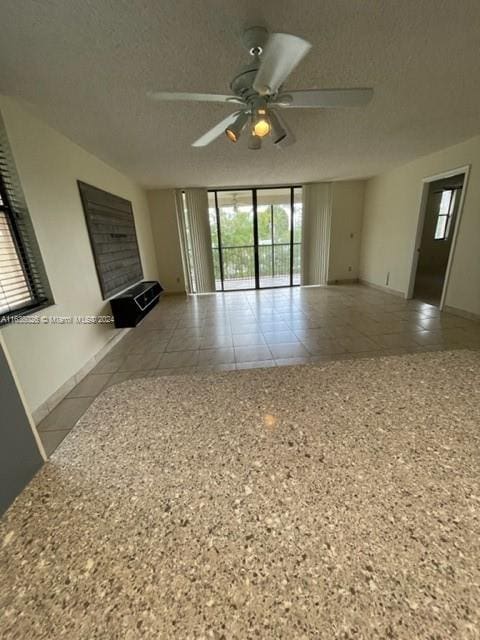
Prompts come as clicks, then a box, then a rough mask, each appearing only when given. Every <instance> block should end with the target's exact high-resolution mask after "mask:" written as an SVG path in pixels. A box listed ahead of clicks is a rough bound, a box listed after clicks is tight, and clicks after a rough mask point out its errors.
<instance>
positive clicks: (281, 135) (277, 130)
mask: <svg viewBox="0 0 480 640" xmlns="http://www.w3.org/2000/svg"><path fill="white" fill-rule="evenodd" d="M269 115H270V124H271V126H272V139H273V144H279V143H280V142H282V140H285V138H286V137H287V135H288V131H287V130H286V128H285V127H284V126H283V124H282V122H281V120H280V117H279V116H278V115H277V114H276V113H275V112H274V111H270V114H269Z"/></svg>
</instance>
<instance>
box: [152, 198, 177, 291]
mask: <svg viewBox="0 0 480 640" xmlns="http://www.w3.org/2000/svg"><path fill="white" fill-rule="evenodd" d="M147 197H148V203H149V206H150V212H151V219H152V230H153V237H154V240H155V248H156V255H157V264H158V272H159V278H160V282H161V284H162V286H163V288H164V289H165V291H167V292H170V293H179V292H184V291H185V278H184V275H183V265H182V254H181V249H180V240H179V235H178V226H177V217H176V209H175V191H174V190H173V189H153V190H151V191H148V192H147Z"/></svg>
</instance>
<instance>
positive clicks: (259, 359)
mask: <svg viewBox="0 0 480 640" xmlns="http://www.w3.org/2000/svg"><path fill="white" fill-rule="evenodd" d="M466 347H468V348H479V347H480V324H479V323H478V322H474V321H472V320H468V319H466V318H461V317H458V316H454V315H451V314H449V313H440V311H439V310H438V309H437V308H436V307H434V306H432V305H430V304H425V303H423V302H420V301H419V300H404V299H402V298H399V297H396V296H394V295H391V294H388V293H384V292H381V291H377V290H374V289H370V288H367V287H364V286H361V285H351V286H346V285H340V286H329V287H306V288H304V287H294V288H287V289H270V290H262V291H243V292H228V293H225V294H221V293H220V294H212V295H206V296H190V297H185V296H184V297H182V296H175V297H164V298H162V300H161V301H160V304H159V305H158V306H157V307H156V308H155V309H154V310H153V311H152V312H151V313H150V314H149V315H148V316H147V317H146V318H145V320H144V321H143V322H142V323H141V324H140V325H139V326H138V327H136V328H135V329H134V330H132V331H130V333H128V334H127V335H126V336H125V338H123V339H122V340H121V341H120V342H119V343H118V344H117V345H116V346H115V347H114V348H113V349H112V350H111V351H110V352H109V353H108V355H107V356H106V357H105V358H104V359H103V360H102V361H101V362H100V363H99V364H98V365H97V366H96V367H95V369H93V371H91V372H90V374H89V375H88V376H87V377H86V378H84V379H83V380H82V381H81V382H80V383H79V384H78V385H77V386H76V387H74V388H73V389H72V390H71V392H70V393H69V394H68V396H67V397H66V398H65V399H64V400H63V401H62V402H61V403H60V404H59V405H58V406H57V407H55V408H54V409H53V411H51V413H50V414H49V415H48V416H47V417H46V418H45V419H44V420H43V421H42V422H41V423H40V424H39V427H38V428H39V431H40V436H41V438H42V441H43V444H44V446H45V449H46V451H47V453H48V454H51V453H52V452H53V451H54V450H55V448H56V447H57V446H58V445H59V443H60V442H61V441H62V440H63V438H64V437H65V436H66V435H67V433H68V432H69V431H70V429H71V428H72V427H73V426H74V425H75V423H76V422H77V420H78V419H79V418H80V417H81V415H82V414H83V413H84V412H85V411H86V409H87V408H88V407H89V405H90V404H91V403H92V402H93V400H94V398H95V397H96V396H97V395H98V394H99V393H101V392H102V390H103V389H105V388H106V387H107V386H109V385H112V384H116V383H118V382H121V381H123V380H127V379H133V378H137V377H142V378H144V377H148V376H153V377H158V376H162V377H163V376H172V375H173V376H175V375H182V374H185V373H193V374H196V373H202V372H205V371H221V370H231V369H251V368H255V367H262V368H265V367H278V366H285V365H295V364H308V363H311V362H318V361H326V360H338V359H354V358H363V357H374V356H383V355H391V354H397V353H413V352H421V351H425V350H428V351H433V350H439V349H447V350H451V349H456V348H466Z"/></svg>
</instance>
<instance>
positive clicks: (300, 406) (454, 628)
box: [0, 350, 480, 640]
mask: <svg viewBox="0 0 480 640" xmlns="http://www.w3.org/2000/svg"><path fill="white" fill-rule="evenodd" d="M479 424H480V354H479V353H478V352H470V351H462V350H460V351H456V352H436V353H419V354H411V355H404V356H391V357H385V358H377V359H364V360H349V361H337V362H328V363H323V364H319V365H305V366H295V367H283V368H270V369H252V370H245V371H233V372H225V373H219V372H214V373H197V374H196V375H192V376H184V377H183V376H178V377H161V378H145V379H137V380H130V381H126V382H123V383H121V384H118V385H115V386H112V387H110V388H108V389H107V390H106V391H104V392H103V393H102V395H101V396H100V397H99V398H97V399H96V400H95V401H94V403H93V405H92V406H91V407H90V408H89V409H88V410H87V412H86V414H85V415H84V416H83V418H82V419H81V421H80V423H79V424H78V425H77V427H75V428H74V429H73V431H72V432H71V433H70V434H69V435H68V436H67V437H66V439H65V440H64V442H63V443H62V444H61V445H60V447H59V448H58V449H57V451H56V452H55V453H54V455H53V457H52V460H51V462H50V463H48V464H47V465H46V466H45V467H44V469H43V470H42V471H41V472H40V473H39V474H38V476H37V477H36V478H35V479H34V481H33V482H32V483H31V484H30V486H29V487H28V488H27V490H26V491H25V492H24V493H23V494H22V495H21V496H20V497H19V498H18V499H17V501H16V502H15V504H14V506H13V507H12V508H11V509H10V510H9V511H8V512H7V514H6V516H5V517H4V518H3V520H2V521H1V523H0V544H1V552H0V559H1V566H2V573H1V598H2V600H1V603H0V604H1V606H0V608H1V610H2V611H3V613H2V617H1V621H0V636H1V637H2V638H3V639H4V640H7V639H12V638H22V639H24V638H25V639H26V638H28V639H29V640H36V639H40V638H42V639H48V640H51V639H55V638H68V639H69V640H76V639H82V640H90V639H94V638H99V639H100V638H101V639H107V638H108V639H109V640H110V639H119V640H120V639H121V640H125V639H126V640H130V639H134V638H149V639H150V638H151V639H154V638H155V639H171V638H175V639H176V638H178V639H182V640H184V639H190V638H191V639H193V638H196V639H200V638H205V639H208V638H214V639H216V640H219V639H221V638H223V639H241V640H245V639H249V638H261V639H262V640H263V639H280V638H281V639H288V640H292V639H297V638H308V639H323V638H325V639H332V638H344V639H346V638H352V639H353V638H360V639H371V638H397V639H409V640H410V639H413V638H414V639H425V640H426V639H427V638H428V639H429V640H432V639H440V638H442V639H443V638H478V637H479V635H480V626H479V625H480V611H479V602H480V566H479V564H480V563H479V560H480V523H479V508H480V487H479V480H480V473H479V472H480V463H479V461H480V456H479V453H480V451H479V449H480V447H479V444H480V442H479V441H480V432H479Z"/></svg>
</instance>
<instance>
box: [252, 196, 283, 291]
mask: <svg viewBox="0 0 480 640" xmlns="http://www.w3.org/2000/svg"><path fill="white" fill-rule="evenodd" d="M290 200H291V191H290V188H284V189H257V225H258V271H259V283H258V284H259V288H260V289H264V288H268V287H289V286H290V285H291V284H292V283H291V277H290V272H291V266H292V265H291V253H292V252H291V230H292V226H291V201H290Z"/></svg>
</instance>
